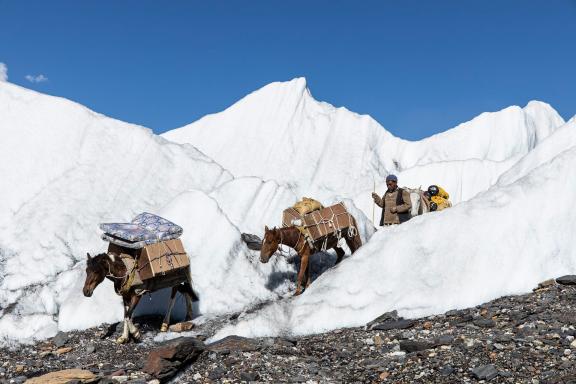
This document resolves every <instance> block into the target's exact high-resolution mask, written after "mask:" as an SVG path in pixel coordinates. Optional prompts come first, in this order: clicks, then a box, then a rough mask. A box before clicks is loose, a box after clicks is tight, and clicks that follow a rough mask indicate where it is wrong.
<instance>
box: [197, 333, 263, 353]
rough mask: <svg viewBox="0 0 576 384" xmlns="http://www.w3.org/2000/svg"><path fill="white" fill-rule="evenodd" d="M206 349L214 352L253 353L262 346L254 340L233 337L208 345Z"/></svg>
mask: <svg viewBox="0 0 576 384" xmlns="http://www.w3.org/2000/svg"><path fill="white" fill-rule="evenodd" d="M206 349H207V350H209V351H212V352H219V351H222V350H228V351H240V352H251V351H256V350H258V349H260V345H259V344H258V343H257V342H256V341H255V340H253V339H248V338H246V337H241V336H235V335H232V336H227V337H225V338H223V339H221V340H218V341H215V342H214V343H212V344H209V345H207V346H206Z"/></svg>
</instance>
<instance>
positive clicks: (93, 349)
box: [86, 343, 96, 353]
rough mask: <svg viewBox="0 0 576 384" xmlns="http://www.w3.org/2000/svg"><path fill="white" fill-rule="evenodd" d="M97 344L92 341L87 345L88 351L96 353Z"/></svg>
mask: <svg viewBox="0 0 576 384" xmlns="http://www.w3.org/2000/svg"><path fill="white" fill-rule="evenodd" d="M95 350H96V346H95V345H94V344H92V343H90V344H88V345H86V353H94V351H95Z"/></svg>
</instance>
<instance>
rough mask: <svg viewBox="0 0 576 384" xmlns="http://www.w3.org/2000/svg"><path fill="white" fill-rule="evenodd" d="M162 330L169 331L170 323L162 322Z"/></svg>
mask: <svg viewBox="0 0 576 384" xmlns="http://www.w3.org/2000/svg"><path fill="white" fill-rule="evenodd" d="M160 332H168V324H166V323H162V326H161V327H160Z"/></svg>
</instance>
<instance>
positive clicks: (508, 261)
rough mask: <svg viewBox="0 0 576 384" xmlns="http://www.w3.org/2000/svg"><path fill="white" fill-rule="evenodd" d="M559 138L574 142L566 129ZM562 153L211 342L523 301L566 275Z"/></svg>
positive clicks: (386, 241) (394, 234) (571, 260)
mask: <svg viewBox="0 0 576 384" xmlns="http://www.w3.org/2000/svg"><path fill="white" fill-rule="evenodd" d="M565 132H571V135H572V138H574V137H575V134H576V124H575V123H572V124H569V125H567V126H566V127H564V128H563V133H565ZM562 136H564V134H563V135H562ZM555 139H556V138H555V137H551V138H549V139H548V140H546V142H548V141H553V140H555ZM572 143H573V144H572V146H571V147H570V148H569V149H567V150H565V151H563V152H560V154H557V155H556V156H553V157H552V158H551V159H550V161H547V162H544V163H543V164H542V165H536V166H535V168H534V169H533V170H532V171H529V172H528V173H527V174H526V175H525V176H522V177H520V178H518V180H516V181H514V182H512V183H509V184H506V182H507V181H508V180H506V179H503V181H502V183H499V184H498V185H496V186H494V187H492V188H491V189H490V190H488V191H487V192H486V193H483V194H482V195H481V196H478V197H476V198H474V199H472V200H470V201H469V202H465V203H462V204H459V205H458V206H456V207H454V208H452V209H449V210H445V211H442V212H439V213H433V214H427V215H424V216H421V217H418V218H415V219H412V220H411V221H409V222H407V223H405V224H403V225H401V226H398V227H394V228H386V229H384V230H380V231H379V232H378V233H377V234H376V235H374V236H373V237H372V238H371V240H370V242H369V243H368V244H366V245H365V246H364V247H362V248H361V249H360V250H359V251H358V252H357V253H356V254H354V255H353V256H352V257H350V258H348V259H346V260H344V261H343V262H342V263H341V264H340V265H338V267H336V268H333V269H331V270H330V271H328V272H326V273H324V274H323V275H321V276H320V277H319V278H318V279H317V280H316V281H315V282H314V284H313V285H311V286H310V288H309V289H308V291H307V292H305V294H303V295H302V296H300V297H298V298H295V299H292V300H285V301H280V302H277V303H274V304H272V305H270V306H268V307H266V308H265V309H263V310H261V311H259V312H257V313H255V314H252V315H250V316H248V317H246V318H244V319H243V320H242V321H241V322H239V323H238V324H236V325H234V326H228V327H226V328H224V329H222V330H221V331H220V332H219V333H218V334H217V335H215V337H214V339H218V338H220V337H224V336H226V335H229V334H239V335H244V336H267V335H277V334H281V333H283V332H284V333H286V332H287V331H288V332H289V333H291V334H306V333H315V332H322V331H326V330H330V329H335V328H340V327H350V326H361V325H364V324H366V323H367V322H368V321H370V320H373V319H374V318H376V317H377V316H379V315H381V314H382V313H385V312H387V311H390V310H394V309H396V310H398V312H399V314H401V315H403V316H406V317H417V316H427V315H431V314H435V313H441V312H444V311H447V310H450V309H455V308H465V307H469V306H474V305H477V304H478V303H481V302H484V301H488V300H491V299H494V298H496V297H499V296H502V295H505V294H516V293H522V292H527V291H529V290H530V289H531V288H534V286H535V284H536V283H537V282H539V281H543V280H546V279H548V278H550V277H555V276H558V275H562V274H568V273H574V271H575V270H576V246H575V245H574V242H573V237H574V231H575V229H576V211H574V210H573V209H572V208H571V207H572V206H573V202H574V200H575V199H576V179H575V178H574V177H568V175H572V174H573V170H574V167H576V141H574V140H573V141H572ZM531 158H532V156H531V154H529V155H527V156H526V158H525V160H526V161H528V160H530V159H531ZM521 169H524V167H522V168H521Z"/></svg>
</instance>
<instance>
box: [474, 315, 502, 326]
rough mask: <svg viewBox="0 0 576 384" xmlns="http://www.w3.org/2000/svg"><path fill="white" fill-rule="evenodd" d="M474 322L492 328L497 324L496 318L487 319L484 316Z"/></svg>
mask: <svg viewBox="0 0 576 384" xmlns="http://www.w3.org/2000/svg"><path fill="white" fill-rule="evenodd" d="M473 323H474V325H476V326H477V327H482V328H492V327H495V326H496V322H495V321H494V320H492V319H486V318H484V317H480V318H478V319H476V320H474V321H473Z"/></svg>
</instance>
